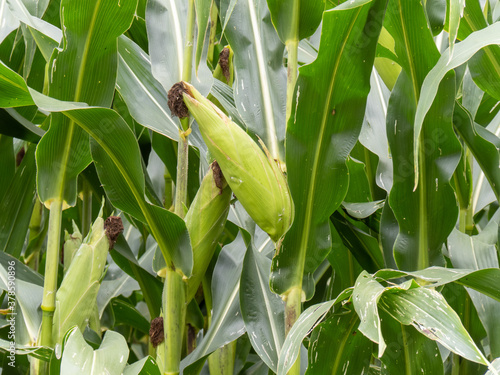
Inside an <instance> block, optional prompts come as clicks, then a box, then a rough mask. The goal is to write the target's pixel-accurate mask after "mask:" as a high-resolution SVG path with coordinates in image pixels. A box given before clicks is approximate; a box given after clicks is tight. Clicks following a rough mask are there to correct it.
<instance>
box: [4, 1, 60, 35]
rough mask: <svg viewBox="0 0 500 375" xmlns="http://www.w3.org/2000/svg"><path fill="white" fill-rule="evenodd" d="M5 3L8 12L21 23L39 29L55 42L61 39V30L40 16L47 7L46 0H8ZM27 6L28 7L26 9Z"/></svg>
mask: <svg viewBox="0 0 500 375" xmlns="http://www.w3.org/2000/svg"><path fill="white" fill-rule="evenodd" d="M7 3H8V7H9V10H10V14H11V15H12V16H14V17H15V18H17V19H18V20H19V21H21V22H22V23H23V24H25V25H27V26H29V27H31V28H33V29H36V30H38V31H40V32H41V33H43V34H45V35H46V36H48V37H49V38H51V39H52V40H55V41H57V42H59V41H60V40H61V38H62V33H61V30H60V29H58V28H57V27H56V26H54V25H51V24H50V23H48V22H46V21H44V20H42V19H41V18H40V17H41V16H42V14H43V10H44V9H45V8H46V7H47V4H48V2H47V1H46V0H44V1H42V2H39V3H35V2H29V1H26V2H25V1H21V0H8V1H7ZM28 7H29V8H30V9H28Z"/></svg>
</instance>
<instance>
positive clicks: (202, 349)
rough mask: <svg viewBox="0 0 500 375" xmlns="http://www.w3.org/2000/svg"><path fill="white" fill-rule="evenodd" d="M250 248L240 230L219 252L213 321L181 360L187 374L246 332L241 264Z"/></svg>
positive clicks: (215, 274)
mask: <svg viewBox="0 0 500 375" xmlns="http://www.w3.org/2000/svg"><path fill="white" fill-rule="evenodd" d="M247 249H248V247H247V246H246V245H245V242H244V241H243V237H242V235H241V234H239V235H238V237H237V238H236V239H235V240H234V241H233V242H232V243H231V244H229V245H227V246H224V248H223V249H222V251H221V253H220V254H219V257H218V259H217V264H216V265H215V269H214V273H213V278H212V300H213V313H212V321H211V323H210V327H209V328H208V330H207V332H206V334H205V336H204V337H203V340H201V341H200V342H199V343H198V345H197V347H196V349H195V350H194V351H193V352H192V353H191V354H189V355H188V356H187V357H186V358H184V359H183V360H182V362H181V368H182V369H183V373H184V374H185V375H191V374H198V373H199V371H200V369H201V368H202V367H203V364H204V362H205V360H206V358H207V356H208V355H209V354H210V353H212V352H213V351H215V350H217V349H218V348H221V347H223V346H224V345H226V344H228V343H230V342H231V341H234V340H236V339H237V338H238V337H240V336H241V335H242V334H243V333H245V324H244V322H243V319H242V317H241V312H240V298H239V293H240V275H241V268H242V266H243V259H244V256H245V252H246V251H247ZM222 327H223V328H222ZM221 328H222V329H221Z"/></svg>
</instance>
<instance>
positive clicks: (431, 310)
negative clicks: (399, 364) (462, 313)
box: [380, 287, 488, 365]
mask: <svg viewBox="0 0 500 375" xmlns="http://www.w3.org/2000/svg"><path fill="white" fill-rule="evenodd" d="M380 307H381V308H383V309H384V310H385V311H386V312H387V313H389V314H390V315H391V316H393V317H394V318H395V319H397V320H398V321H399V322H401V323H402V324H404V325H413V326H414V327H415V328H416V329H417V330H418V331H419V332H420V333H422V334H423V335H425V336H427V337H428V338H430V339H432V340H435V341H438V342H439V343H440V344H441V345H443V346H444V347H446V348H447V349H449V350H451V351H453V352H454V353H456V354H458V355H460V356H462V357H464V358H467V359H468V360H470V361H473V362H477V363H482V364H485V365H487V364H488V361H487V359H486V358H485V356H484V354H483V353H482V352H481V351H480V350H479V349H478V348H477V346H476V344H475V343H474V341H473V340H472V338H471V337H470V336H469V333H468V332H467V331H466V330H465V328H464V327H463V325H462V323H461V321H460V318H459V317H458V315H457V314H456V312H455V311H453V309H452V308H451V307H450V306H449V305H448V304H447V303H446V300H445V299H444V297H443V296H442V295H441V294H439V293H437V292H436V291H434V290H431V289H427V288H411V287H410V288H409V289H407V290H405V289H404V288H388V289H387V292H386V293H384V294H383V295H382V296H381V298H380Z"/></svg>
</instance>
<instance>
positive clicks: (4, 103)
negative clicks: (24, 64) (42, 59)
mask: <svg viewBox="0 0 500 375" xmlns="http://www.w3.org/2000/svg"><path fill="white" fill-rule="evenodd" d="M0 74H1V75H0V106H1V107H2V108H9V107H21V106H25V105H33V104H34V103H33V99H31V96H30V95H29V93H28V92H27V90H26V83H25V82H24V80H23V78H22V77H21V76H20V75H18V74H16V73H15V72H14V71H12V70H10V68H8V67H7V65H5V64H4V63H3V62H2V61H0Z"/></svg>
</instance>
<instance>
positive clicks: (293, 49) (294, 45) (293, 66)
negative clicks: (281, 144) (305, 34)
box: [286, 0, 300, 123]
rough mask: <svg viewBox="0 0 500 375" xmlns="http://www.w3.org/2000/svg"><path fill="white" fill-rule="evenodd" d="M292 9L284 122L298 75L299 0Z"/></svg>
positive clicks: (290, 107)
mask: <svg viewBox="0 0 500 375" xmlns="http://www.w3.org/2000/svg"><path fill="white" fill-rule="evenodd" d="M291 6H292V7H293V9H292V20H291V22H292V25H291V30H292V34H293V35H291V38H290V39H288V40H287V41H286V50H287V52H288V62H287V82H286V121H287V123H288V119H289V118H290V114H291V113H292V106H293V93H294V91H295V83H296V82H297V74H298V66H299V65H298V57H297V56H298V49H299V13H300V0H295V1H294V2H293V4H292V5H291Z"/></svg>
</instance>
